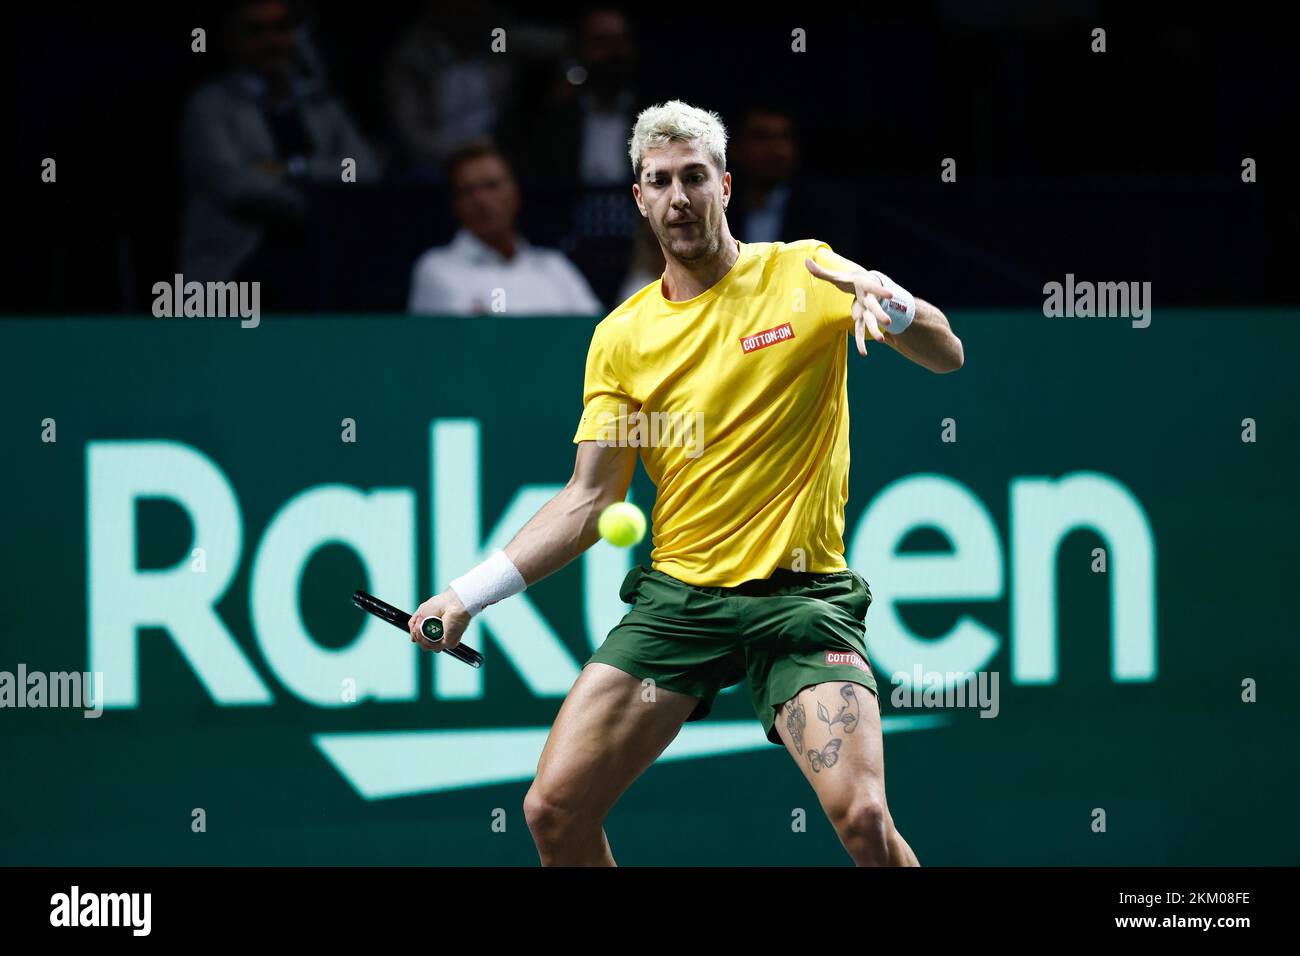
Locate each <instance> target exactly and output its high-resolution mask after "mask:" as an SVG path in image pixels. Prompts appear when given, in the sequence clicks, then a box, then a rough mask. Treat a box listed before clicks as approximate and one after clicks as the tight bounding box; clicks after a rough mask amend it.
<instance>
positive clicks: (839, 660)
mask: <svg viewBox="0 0 1300 956" xmlns="http://www.w3.org/2000/svg"><path fill="white" fill-rule="evenodd" d="M826 663H827V664H848V665H849V666H850V667H856V668H857V669H858V670H860V671H867V672H868V673H870V671H871V668H869V667H868V666H867V662H866V661H864V660H863V659H862V655H861V654H858V653H857V652H855V651H827V652H826Z"/></svg>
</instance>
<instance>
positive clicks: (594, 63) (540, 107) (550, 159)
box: [520, 8, 637, 186]
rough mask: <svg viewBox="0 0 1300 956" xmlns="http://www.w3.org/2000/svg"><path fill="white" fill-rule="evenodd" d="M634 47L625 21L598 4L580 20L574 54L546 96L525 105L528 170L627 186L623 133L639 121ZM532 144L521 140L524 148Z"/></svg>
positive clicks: (625, 134)
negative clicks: (530, 160) (528, 150)
mask: <svg viewBox="0 0 1300 956" xmlns="http://www.w3.org/2000/svg"><path fill="white" fill-rule="evenodd" d="M636 66H637V50H636V44H635V43H634V42H633V40H632V30H631V28H630V27H629V26H628V22H627V18H626V17H625V16H624V15H623V14H622V13H621V12H620V11H618V10H616V9H613V8H596V9H592V10H588V11H587V12H586V13H585V14H583V16H582V18H581V20H580V21H579V23H578V37H577V48H576V57H575V59H573V60H572V61H570V62H568V63H566V64H565V70H564V76H563V79H560V80H558V81H557V82H556V83H555V85H554V86H553V87H552V89H551V91H550V95H549V97H548V98H547V99H546V100H545V101H544V102H543V103H541V104H537V105H535V106H534V107H532V108H530V109H529V112H530V114H531V115H530V116H529V117H528V118H527V119H528V122H526V123H525V128H526V129H527V130H528V139H529V142H530V143H531V146H532V148H531V151H530V156H531V155H532V154H533V153H535V154H536V162H535V163H533V162H530V164H529V172H530V173H532V172H536V173H539V174H543V175H549V176H563V177H566V178H574V177H577V178H579V179H580V180H581V181H582V182H583V183H585V184H587V185H591V186H607V185H613V184H619V185H621V184H624V183H627V182H629V181H630V180H631V178H632V177H631V173H630V172H629V171H628V158H627V138H628V134H629V132H630V131H631V129H632V123H633V121H634V120H635V119H636V113H635V109H636V106H637V92H636ZM529 142H525V143H521V144H520V145H521V146H522V147H524V148H527V147H528V145H529Z"/></svg>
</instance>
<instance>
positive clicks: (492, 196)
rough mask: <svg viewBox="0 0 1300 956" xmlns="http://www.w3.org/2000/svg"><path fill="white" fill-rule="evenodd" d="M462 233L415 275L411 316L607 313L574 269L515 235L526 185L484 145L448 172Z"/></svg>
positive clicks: (463, 153)
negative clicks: (522, 186)
mask: <svg viewBox="0 0 1300 956" xmlns="http://www.w3.org/2000/svg"><path fill="white" fill-rule="evenodd" d="M448 177H449V180H450V182H451V190H452V208H453V210H454V211H455V213H456V219H457V221H458V222H459V223H460V227H461V228H460V229H459V230H458V231H457V233H456V236H455V238H454V239H453V240H452V241H451V243H450V245H446V246H440V247H438V248H435V249H430V250H429V251H428V252H426V253H425V254H424V255H422V256H421V257H420V258H419V260H418V261H417V262H416V263H415V269H414V270H413V272H412V274H411V296H410V311H411V312H419V313H426V314H432V315H484V314H494V313H495V314H501V315H530V314H531V315H539V314H541V315H598V314H602V313H603V312H604V311H605V310H604V309H603V308H601V305H600V302H599V301H598V300H597V299H596V297H595V296H594V295H593V294H592V292H591V287H590V286H588V285H587V280H586V279H584V278H583V277H582V273H580V272H579V271H578V270H577V268H575V267H574V265H573V263H571V262H569V260H568V259H566V258H565V257H564V255H563V254H562V253H560V252H558V251H556V250H554V249H540V248H537V247H536V246H533V245H531V244H529V243H528V242H527V241H526V240H525V239H524V238H523V237H522V236H520V235H519V233H518V232H517V231H516V229H515V222H516V220H517V218H518V215H519V186H518V184H516V182H515V178H514V175H513V174H512V173H511V171H510V166H509V164H508V163H507V162H506V160H505V158H504V157H503V156H502V155H501V154H500V153H498V152H497V151H496V149H495V147H493V146H491V145H489V144H486V143H480V144H477V145H474V146H469V147H466V148H465V149H462V150H460V151H458V152H457V154H456V155H455V156H453V157H452V159H451V161H450V163H449V166H448Z"/></svg>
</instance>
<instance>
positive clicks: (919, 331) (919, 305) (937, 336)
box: [881, 299, 966, 374]
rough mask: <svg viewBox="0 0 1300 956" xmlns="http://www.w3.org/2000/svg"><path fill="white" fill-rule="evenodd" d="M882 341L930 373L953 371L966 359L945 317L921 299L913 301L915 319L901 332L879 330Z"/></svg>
mask: <svg viewBox="0 0 1300 956" xmlns="http://www.w3.org/2000/svg"><path fill="white" fill-rule="evenodd" d="M881 331H882V332H883V333H884V336H885V344H886V345H890V346H893V348H895V349H897V350H898V352H899V353H901V354H902V355H903V356H904V357H906V358H909V359H911V360H912V361H913V362H915V363H916V364H917V365H920V366H922V367H923V368H928V369H929V370H930V371H931V372H938V373H940V374H942V373H944V372H955V371H957V369H959V368H961V367H962V364H963V363H964V362H965V360H966V356H965V353H964V352H963V351H962V347H961V339H959V338H957V335H956V333H954V332H953V330H952V326H951V325H949V324H948V317H947V316H946V315H944V314H943V313H942V312H941V311H939V308H938V307H937V306H934V305H931V304H930V303H929V302H926V301H925V300H924V299H917V300H916V318H914V319H912V324H911V325H909V326H908V327H907V329H906V330H905V331H904V332H903V333H902V334H901V335H895V334H894V333H892V332H890V331H889V328H888V326H886V327H885V328H883V329H882V330H881Z"/></svg>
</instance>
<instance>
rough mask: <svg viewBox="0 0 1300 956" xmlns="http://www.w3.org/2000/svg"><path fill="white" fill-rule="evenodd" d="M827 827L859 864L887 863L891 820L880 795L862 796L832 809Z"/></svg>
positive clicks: (856, 796) (868, 793) (881, 864)
mask: <svg viewBox="0 0 1300 956" xmlns="http://www.w3.org/2000/svg"><path fill="white" fill-rule="evenodd" d="M830 817H831V823H832V824H833V825H834V827H835V832H836V833H838V834H839V837H840V840H841V841H842V842H843V843H844V845H845V847H847V848H848V849H849V852H850V853H851V854H852V855H853V857H854V859H856V860H857V861H858V862H859V863H867V864H875V865H880V866H883V865H885V864H887V863H888V862H889V831H890V829H891V828H892V827H893V820H891V819H890V817H889V808H888V807H887V806H886V805H885V798H884V795H883V794H876V793H870V792H867V793H862V794H858V795H855V796H854V797H853V798H852V799H851V800H848V801H846V802H845V803H843V804H842V805H841V806H839V807H836V808H834V809H833V810H832V811H831V813H830Z"/></svg>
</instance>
